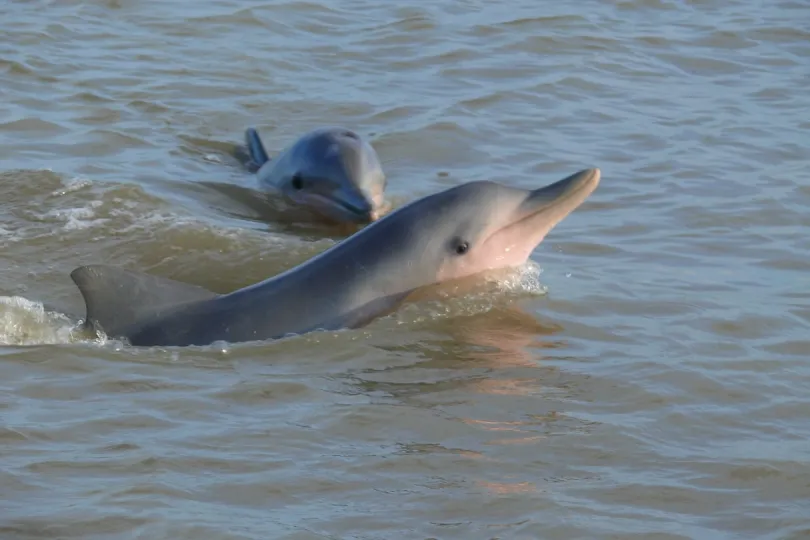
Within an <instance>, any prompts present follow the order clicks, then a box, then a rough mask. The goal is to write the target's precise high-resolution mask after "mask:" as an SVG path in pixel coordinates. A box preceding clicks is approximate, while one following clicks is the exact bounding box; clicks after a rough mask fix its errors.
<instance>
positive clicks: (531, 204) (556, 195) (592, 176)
mask: <svg viewBox="0 0 810 540" xmlns="http://www.w3.org/2000/svg"><path fill="white" fill-rule="evenodd" d="M601 176H602V173H601V171H600V170H599V169H584V170H581V171H579V172H576V173H574V174H572V175H571V176H568V177H566V178H563V179H562V180H559V181H557V182H554V183H553V184H550V185H548V186H545V187H542V188H540V189H536V190H534V191H532V192H531V193H530V194H529V196H528V197H526V200H525V201H524V202H523V204H521V206H520V209H519V210H518V212H519V214H522V216H521V217H520V219H532V221H534V220H535V219H536V218H540V217H542V221H543V222H544V225H546V224H547V225H548V229H549V230H550V229H551V228H552V227H554V226H555V225H556V224H557V223H559V222H560V221H562V219H563V218H565V217H566V216H567V215H568V214H570V213H571V212H573V211H574V210H575V209H576V208H577V207H578V206H579V205H581V204H582V203H583V202H585V199H587V198H588V196H589V195H590V194H591V193H593V191H594V190H595V189H596V186H598V185H599V179H600V178H601Z"/></svg>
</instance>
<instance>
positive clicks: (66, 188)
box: [51, 176, 93, 197]
mask: <svg viewBox="0 0 810 540" xmlns="http://www.w3.org/2000/svg"><path fill="white" fill-rule="evenodd" d="M92 183H93V182H92V181H91V180H90V179H89V178H85V177H83V176H74V177H72V178H68V179H67V180H64V181H63V182H62V186H63V187H62V188H61V189H57V190H56V191H52V192H51V195H55V196H57V197H61V196H62V195H67V194H68V193H72V192H74V191H79V190H80V189H82V188H84V187H87V186H89V185H91V184H92Z"/></svg>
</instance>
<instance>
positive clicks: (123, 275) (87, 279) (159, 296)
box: [70, 264, 219, 337]
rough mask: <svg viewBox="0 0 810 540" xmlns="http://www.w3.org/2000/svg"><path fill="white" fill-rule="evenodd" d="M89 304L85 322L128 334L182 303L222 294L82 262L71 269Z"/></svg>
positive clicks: (111, 334)
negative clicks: (86, 264) (85, 264)
mask: <svg viewBox="0 0 810 540" xmlns="http://www.w3.org/2000/svg"><path fill="white" fill-rule="evenodd" d="M70 277H71V279H72V280H73V282H74V283H75V284H76V286H77V287H79V291H81V293H82V296H83V297H84V303H85V306H86V307H87V315H86V317H85V324H86V325H88V326H95V325H98V326H99V327H100V328H101V329H102V330H103V331H104V333H106V334H107V335H108V336H109V337H122V336H126V335H127V333H128V332H127V330H128V329H134V328H136V327H138V326H140V325H142V324H144V323H146V322H149V321H151V320H154V319H156V318H159V317H161V316H162V315H164V314H166V313H168V312H170V311H173V310H174V309H176V308H178V307H179V306H181V305H183V304H188V303H191V302H200V301H205V300H211V299H213V298H216V297H218V296H219V295H218V294H216V293H214V292H211V291H209V290H207V289H204V288H203V287H198V286H196V285H189V284H187V283H180V282H179V281H174V280H173V279H169V278H164V277H160V276H154V275H151V274H146V273H144V272H136V271H133V270H126V269H124V268H118V267H115V266H108V265H102V264H97V265H89V266H80V267H79V268H76V269H75V270H74V271H73V272H71V273H70Z"/></svg>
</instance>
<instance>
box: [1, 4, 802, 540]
mask: <svg viewBox="0 0 810 540" xmlns="http://www.w3.org/2000/svg"><path fill="white" fill-rule="evenodd" d="M569 4H570V5H569ZM569 4H565V3H558V2H537V1H536V0H518V1H516V2H512V3H510V4H508V5H507V4H504V3H493V2H482V1H474V0H469V1H464V2H452V1H449V0H440V1H438V2H435V3H433V4H427V3H424V4H419V3H417V4H413V5H410V6H409V5H401V4H397V3H391V2H376V3H374V2H367V1H366V0H352V1H349V0H347V1H344V2H326V3H324V2H318V1H317V0H316V1H314V2H295V1H292V2H255V1H243V2H235V1H233V0H222V1H214V0H209V1H206V2H195V3H189V2H156V1H151V2H147V1H141V2H122V1H120V0H106V1H86V2H78V1H75V0H73V1H72V0H62V1H50V2H48V1H27V2H6V3H4V4H3V5H2V7H0V29H2V35H3V39H2V40H1V42H0V92H2V94H1V95H2V100H1V101H0V103H2V105H0V141H1V142H2V144H0V158H2V172H0V245H2V252H1V253H2V260H1V261H0V265H2V272H0V297H2V301H0V341H2V343H3V344H4V345H3V346H2V347H0V537H2V538H3V539H9V540H17V539H44V538H48V539H54V538H59V539H63V538H82V539H91V538H92V539H115V540H118V539H134V538H149V539H163V538H166V539H168V538H172V539H180V538H189V539H191V538H194V539H234V540H235V539H239V540H242V539H267V538H278V539H282V538H283V539H295V540H303V539H322V538H341V539H342V538H357V539H360V538H362V539H393V538H402V539H411V538H413V539H426V538H437V539H450V538H463V539H473V538H476V539H477V538H481V539H494V538H499V539H507V538H509V539H511V538H520V539H522V538H544V539H558V538H565V539H568V538H623V539H625V538H645V539H648V538H649V539H653V538H655V539H664V538H667V539H669V538H673V539H674V538H700V539H709V538H711V539H715V538H716V539H726V538H729V539H731V538H734V539H738V538H757V539H785V540H787V539H799V538H808V537H810V443H809V442H808V440H810V427H808V423H807V414H808V410H810V398H808V391H807V389H808V388H810V367H808V365H807V362H808V356H810V337H808V336H810V305H809V304H810V293H809V292H808V291H810V278H809V277H808V271H809V270H810V240H808V238H810V234H808V232H810V217H809V216H810V187H809V186H810V184H808V170H810V169H808V166H810V154H808V149H807V142H808V133H810V130H809V129H808V128H810V119H808V115H807V111H808V110H810V97H809V95H808V92H807V88H808V86H810V32H808V30H807V29H808V28H810V9H809V7H808V4H807V3H805V2H741V1H738V0H734V1H731V2H719V1H709V0H706V1H702V2H696V1H694V2H674V1H651V0H646V1H622V2H612V3H609V2H593V1H592V2H579V3H569ZM251 125H254V126H257V127H258V128H259V129H260V132H261V133H262V135H263V137H264V139H265V141H266V144H267V145H268V147H269V150H270V151H271V152H277V151H278V150H279V149H281V148H282V147H283V146H285V145H286V144H287V143H289V142H290V141H291V140H292V139H293V138H294V137H296V136H298V135H299V134H301V133H303V132H304V131H305V130H308V129H311V128H314V127H319V126H322V125H343V126H346V127H350V128H352V129H356V130H357V131H358V132H360V133H361V134H362V135H363V136H366V137H368V138H369V139H370V140H371V141H372V143H373V144H374V146H375V148H376V149H377V151H378V152H379V154H380V156H381V158H382V160H383V162H384V166H385V169H386V172H387V174H388V176H389V180H390V192H389V193H390V196H391V198H392V200H393V201H394V204H395V205H401V204H404V203H405V202H407V201H409V200H412V199H414V198H416V197H419V196H421V195H425V194H427V193H430V192H432V191H435V190H438V189H441V188H444V187H446V186H450V185H454V184H457V183H459V182H463V181H468V180H477V179H492V180H499V181H503V182H508V183H510V184H513V185H519V186H523V187H532V186H539V185H542V184H545V183H549V182H552V181H554V180H557V179H559V178H562V177H563V176H566V175H568V174H570V173H572V172H574V171H576V170H578V169H581V168H585V167H589V166H597V167H600V168H601V169H602V173H603V180H602V183H601V185H600V187H599V188H598V189H597V191H596V192H595V193H594V194H593V195H592V197H591V198H590V199H589V201H588V202H586V204H585V205H583V206H582V207H581V208H580V209H579V210H577V211H576V212H575V213H574V214H572V215H571V216H569V217H568V218H567V219H566V220H565V221H563V222H562V223H561V224H560V225H559V226H558V227H557V228H556V229H555V230H554V231H553V232H552V233H551V234H550V235H549V237H548V238H547V239H546V241H545V242H544V243H543V244H542V245H541V246H540V247H539V248H538V249H537V250H536V251H535V253H534V255H533V263H534V266H535V268H534V269H533V270H532V269H531V268H530V269H529V270H528V271H527V273H526V274H525V275H524V276H523V277H522V278H520V279H518V280H516V281H515V282H513V283H511V284H506V286H505V287H503V288H504V289H506V290H504V291H500V292H490V293H481V294H476V295H472V296H469V297H461V298H449V299H447V300H444V301H434V302H428V303H425V304H419V305H414V306H408V307H407V308H405V309H403V310H401V311H400V312H398V313H396V314H394V315H392V316H390V317H386V318H384V319H381V320H378V321H375V322H374V323H373V324H371V325H370V326H369V327H367V328H364V329H361V330H356V331H349V332H335V333H318V334H310V335H308V336H302V337H296V338H291V339H286V340H282V341H278V342H274V343H261V344H256V343H252V344H241V345H228V344H216V345H214V346H211V347H205V348H190V349H146V350H140V349H132V348H128V347H122V346H121V345H120V344H119V343H115V342H97V341H93V340H89V339H85V338H82V336H81V335H78V334H77V333H75V332H73V327H74V326H75V323H76V322H77V321H78V319H79V318H80V317H81V316H82V315H83V312H82V310H83V304H82V301H81V297H80V296H79V294H78V292H77V290H76V288H75V286H74V285H73V284H72V282H71V281H70V279H69V272H70V271H71V270H72V269H73V268H75V267H76V266H78V265H81V264H89V263H99V262H107V263H112V264H118V265H122V266H126V267H129V268H136V269H140V270H146V271H150V272H154V273H157V274H160V275H167V276H172V277H174V278H176V279H180V280H184V281H188V282H192V283H196V284H200V285H204V286H207V287H209V288H211V289H213V290H217V291H228V290H232V289H234V288H237V287H241V286H244V285H246V284H249V283H252V282H255V281H258V280H260V279H263V278H265V277H267V276H269V275H272V274H274V273H276V272H279V271H280V270H282V269H285V268H289V267H290V266H292V265H294V264H296V263H298V262H301V261H304V260H306V259H308V258H309V257H311V256H313V255H314V254H316V253H319V252H320V251H322V250H324V249H326V248H327V247H329V246H330V245H332V244H333V243H334V242H335V241H337V240H339V238H340V236H339V235H336V234H332V233H330V232H329V231H323V230H319V229H317V228H312V227H309V226H303V225H302V226H297V225H296V226H291V225H289V224H279V223H275V224H274V223H264V222H262V220H261V219H257V218H256V216H252V215H251V214H250V212H248V211H246V210H245V209H243V208H240V207H239V206H238V205H236V204H235V203H234V202H233V201H230V200H228V197H226V196H225V195H223V194H222V193H220V192H216V191H213V190H210V189H207V188H206V187H205V185H206V183H225V184H230V185H234V186H249V185H250V183H251V180H252V177H251V176H250V175H249V174H247V173H246V172H245V171H244V170H243V169H241V168H240V167H239V165H238V164H237V163H236V162H235V161H234V160H233V159H231V158H230V157H229V155H228V149H229V148H230V147H231V146H232V145H233V144H234V143H238V142H240V141H241V139H242V133H243V130H244V128H245V127H247V126H251ZM271 307H272V308H278V306H271Z"/></svg>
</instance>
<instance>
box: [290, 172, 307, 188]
mask: <svg viewBox="0 0 810 540" xmlns="http://www.w3.org/2000/svg"><path fill="white" fill-rule="evenodd" d="M290 184H292V187H293V189H294V190H296V191H299V190H301V189H304V179H303V178H302V177H301V173H295V174H294V175H293V177H292V181H291V182H290Z"/></svg>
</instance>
